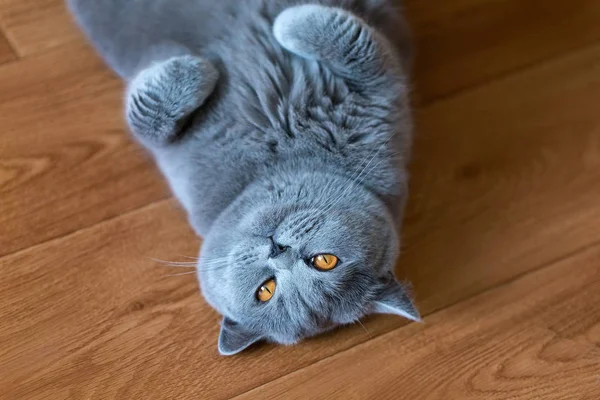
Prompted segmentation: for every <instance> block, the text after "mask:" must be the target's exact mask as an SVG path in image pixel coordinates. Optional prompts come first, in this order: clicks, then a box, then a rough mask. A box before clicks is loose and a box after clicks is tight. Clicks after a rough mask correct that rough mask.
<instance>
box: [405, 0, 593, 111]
mask: <svg viewBox="0 0 600 400" xmlns="http://www.w3.org/2000/svg"><path fill="white" fill-rule="evenodd" d="M400 3H402V4H404V8H405V9H406V14H407V15H408V19H409V21H410V23H411V25H412V28H413V31H414V36H415V49H416V55H417V56H416V63H415V68H414V71H415V77H416V82H417V94H418V97H419V99H420V101H422V102H430V101H432V100H434V99H436V98H439V97H444V96H448V95H449V94H451V93H455V92H457V91H460V90H463V89H465V88H468V87H471V86H476V85H479V84H481V83H484V82H486V81H488V80H490V79H493V78H495V77H497V76H502V75H505V74H507V73H510V72H513V71H515V70H517V69H519V68H523V67H525V66H529V65H532V64H535V63H538V62H540V61H544V60H547V59H550V58H553V57H556V56H560V55H562V54H564V53H565V52H567V51H572V50H575V49H579V48H582V47H585V46H587V45H590V44H593V43H595V42H597V41H598V40H600V23H598V21H600V2H598V1H597V0H570V1H547V0H527V1H523V0H452V1H435V0H402V1H401V2H400Z"/></svg>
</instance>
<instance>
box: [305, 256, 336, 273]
mask: <svg viewBox="0 0 600 400" xmlns="http://www.w3.org/2000/svg"><path fill="white" fill-rule="evenodd" d="M339 261H340V260H339V259H338V258H337V257H336V256H334V255H333V254H319V255H318V256H315V257H313V258H312V260H311V263H312V265H313V266H314V267H315V268H316V269H318V270H320V271H329V270H332V269H334V268H335V267H337V265H338V263H339Z"/></svg>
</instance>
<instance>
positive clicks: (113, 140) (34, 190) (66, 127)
mask: <svg viewBox="0 0 600 400" xmlns="http://www.w3.org/2000/svg"><path fill="white" fill-rule="evenodd" d="M73 60H77V62H74V61H73ZM121 91H122V88H121V83H120V82H119V81H118V80H117V79H116V78H114V77H112V75H111V74H110V73H109V72H108V71H107V70H106V68H105V67H104V66H103V64H102V63H101V62H100V61H99V60H98V59H97V58H96V57H95V56H94V55H93V54H92V53H91V51H90V50H89V49H88V48H87V47H85V46H83V45H77V46H65V47H64V48H61V49H60V50H59V51H53V52H50V53H48V54H45V55H42V56H39V57H31V58H28V59H26V60H23V61H20V62H17V63H12V64H6V65H4V66H2V67H0V126H2V140H1V141H0V209H1V210H2V212H1V213H0V243H1V244H0V255H1V254H7V253H11V252H14V251H17V250H19V249H23V248H26V247H29V246H32V245H35V244H37V243H40V242H43V241H46V240H49V239H52V238H55V237H57V236H61V235H64V234H66V233H68V232H72V231H74V230H77V229H80V228H82V227H85V226H89V225H92V224H94V223H97V222H99V221H102V220H104V219H107V218H112V217H114V216H116V215H119V214H121V213H123V212H127V211H129V210H132V209H135V208H138V207H140V206H143V205H145V204H148V203H150V202H153V201H156V200H158V199H161V198H165V197H166V196H168V191H167V189H166V188H165V187H164V185H163V183H162V180H161V179H160V177H159V176H158V174H157V173H156V172H155V171H154V169H153V167H151V163H150V162H148V160H147V157H146V156H145V155H144V153H143V151H142V150H141V149H140V148H139V147H138V146H137V145H136V144H134V143H132V141H131V140H130V139H129V137H128V134H127V133H126V132H125V130H124V123H123V121H122V111H121V107H122V106H121V102H122V100H121V97H122V94H121Z"/></svg>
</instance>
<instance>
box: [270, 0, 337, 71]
mask: <svg viewBox="0 0 600 400" xmlns="http://www.w3.org/2000/svg"><path fill="white" fill-rule="evenodd" d="M346 14H348V13H347V12H345V11H343V10H341V9H338V8H332V7H326V6H321V5H316V4H305V5H299V6H294V7H290V8H288V9H286V10H284V11H283V12H282V13H281V14H279V15H278V16H277V18H276V19H275V23H274V24H273V34H274V35H275V38H276V39H277V41H278V42H279V44H281V45H282V46H283V47H284V48H285V49H287V50H288V51H290V52H292V53H294V54H297V55H299V56H301V57H304V58H308V59H313V60H314V59H320V58H321V57H322V54H323V51H324V49H323V47H326V46H327V43H326V42H324V41H323V37H324V36H329V37H331V34H332V33H334V32H335V30H336V29H337V28H336V26H337V24H336V20H338V19H339V17H340V16H344V15H346ZM338 23H339V21H338Z"/></svg>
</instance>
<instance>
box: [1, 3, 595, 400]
mask: <svg viewBox="0 0 600 400" xmlns="http://www.w3.org/2000/svg"><path fill="white" fill-rule="evenodd" d="M405 5H406V9H407V10H406V12H407V14H408V17H409V20H410V22H411V24H412V26H413V29H414V33H415V41H416V44H417V51H418V57H417V62H416V66H415V96H414V98H415V105H416V108H417V109H416V111H415V112H416V116H417V130H418V135H417V139H416V146H415V152H414V162H413V165H412V167H411V168H412V175H413V180H412V192H411V194H412V197H411V202H410V207H409V211H408V215H407V219H406V225H405V228H404V236H405V242H406V248H405V251H404V255H403V257H402V260H401V262H400V264H399V266H398V270H397V272H398V274H399V275H400V276H402V277H404V278H406V279H408V280H410V281H412V282H413V283H414V287H415V292H416V296H417V302H418V304H419V307H420V309H421V310H422V312H423V314H424V315H425V324H422V325H419V324H406V323H405V322H404V321H401V320H400V319H398V318H394V317H386V316H378V317H373V318H369V319H367V320H365V321H364V329H363V327H361V326H351V327H348V328H345V329H341V330H339V331H338V332H335V333H334V334H330V335H326V336H324V337H319V338H316V339H313V340H310V341H307V342H305V343H303V344H301V345H298V346H295V347H289V348H286V347H278V346H272V345H264V346H260V347H257V348H255V349H253V350H251V351H248V352H246V353H243V354H242V355H240V356H237V357H232V358H221V357H220V356H218V354H217V350H216V340H217V334H218V329H219V326H218V322H219V317H218V315H217V314H216V313H215V312H213V311H212V310H211V309H210V308H209V307H208V306H207V305H206V304H205V303H204V301H203V300H202V298H201V296H200V295H199V293H198V285H197V282H196V279H195V277H194V276H193V275H180V276H173V275H174V274H175V273H177V272H180V271H179V270H174V269H173V268H169V267H165V266H164V265H162V264H161V263H160V262H157V261H155V260H154V259H162V260H184V258H183V257H184V256H193V255H195V254H196V252H197V249H198V246H199V240H198V239H197V238H195V237H194V235H193V233H192V231H191V230H190V228H189V227H188V224H187V222H186V218H185V217H184V215H183V214H182V212H181V211H180V210H179V208H178V207H177V204H176V203H175V202H174V200H173V199H172V198H171V197H170V195H169V193H168V191H167V189H166V186H165V184H164V183H163V181H162V179H161V178H160V177H159V175H158V174H157V172H156V170H155V169H154V168H153V167H152V165H151V163H150V162H149V161H148V160H147V158H146V157H145V155H144V153H143V152H142V151H141V150H140V149H139V148H138V147H137V146H136V145H134V144H133V143H132V142H131V141H130V140H129V139H128V136H127V135H126V133H125V130H124V128H123V122H122V117H121V115H122V112H121V98H122V94H121V93H122V92H121V91H122V85H121V83H120V82H119V81H118V80H117V79H116V78H115V77H114V76H113V75H112V74H111V73H110V72H109V71H108V70H107V69H106V68H105V67H104V66H103V64H102V63H101V62H100V61H99V59H98V58H97V57H96V56H95V55H94V54H93V52H92V51H91V50H90V48H89V47H88V46H87V45H86V44H85V43H84V41H83V39H82V38H81V36H80V34H79V33H78V31H77V30H76V29H75V28H74V26H73V24H72V23H71V22H70V20H69V17H68V15H67V14H66V12H65V10H64V7H63V5H62V0H0V28H1V31H2V35H0V399H3V400H4V399H11V400H12V399H27V400H30V399H104V398H119V399H138V398H139V399H213V398H215V399H221V398H232V397H237V398H241V399H246V398H247V399H255V398H265V399H266V398H273V399H312V398H342V399H366V398H373V399H394V400H396V399H408V400H418V399H439V400H453V399H577V400H581V399H588V400H592V399H596V400H597V399H600V1H598V0H568V1H565V0H553V1H550V0H444V1H434V0H405Z"/></svg>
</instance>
